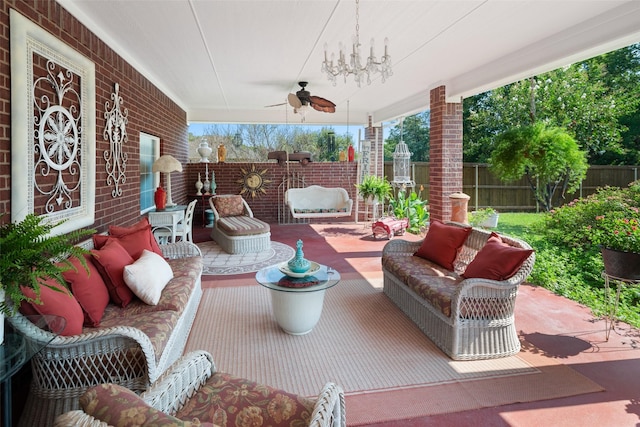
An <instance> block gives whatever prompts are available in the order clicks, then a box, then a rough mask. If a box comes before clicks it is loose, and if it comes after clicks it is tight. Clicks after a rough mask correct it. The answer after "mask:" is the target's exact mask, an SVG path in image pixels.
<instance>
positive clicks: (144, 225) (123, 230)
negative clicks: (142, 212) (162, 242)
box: [109, 217, 162, 256]
mask: <svg viewBox="0 0 640 427" xmlns="http://www.w3.org/2000/svg"><path fill="white" fill-rule="evenodd" d="M140 230H144V231H146V237H145V239H148V241H149V245H150V246H151V250H152V251H153V252H155V253H157V254H158V255H162V250H161V249H160V246H159V245H158V241H157V240H156V238H155V237H154V235H153V233H152V232H151V224H149V220H148V219H147V218H146V217H145V218H142V219H141V220H140V221H138V222H137V223H135V224H133V225H132V226H131V227H119V226H117V225H111V226H109V235H111V236H114V237H123V236H126V235H127V234H131V233H134V232H136V231H140ZM143 237H144V236H143ZM145 249H146V248H145ZM140 254H142V251H140ZM138 256H140V255H138Z"/></svg>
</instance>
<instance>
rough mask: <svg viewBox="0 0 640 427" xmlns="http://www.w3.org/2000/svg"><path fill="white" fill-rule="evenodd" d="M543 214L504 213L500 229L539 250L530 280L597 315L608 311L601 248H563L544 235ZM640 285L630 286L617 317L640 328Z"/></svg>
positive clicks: (622, 296)
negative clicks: (589, 249)
mask: <svg viewBox="0 0 640 427" xmlns="http://www.w3.org/2000/svg"><path fill="white" fill-rule="evenodd" d="M544 216H545V214H542V213H500V219H499V221H498V228H497V229H496V231H498V232H499V233H502V234H507V235H510V236H514V237H518V238H520V239H522V240H524V241H526V242H527V243H529V244H530V245H531V246H532V247H533V248H534V249H535V251H536V263H535V266H534V269H533V272H532V273H531V275H530V276H529V279H528V281H529V283H532V284H534V285H538V286H542V287H544V288H547V289H549V290H551V291H553V292H554V293H556V294H558V295H562V296H565V297H567V298H570V299H572V300H574V301H577V302H579V303H581V304H584V305H585V306H587V307H589V308H590V309H591V310H592V311H593V313H594V315H596V316H601V315H602V314H603V313H604V312H605V297H604V279H603V278H602V277H601V272H602V271H603V269H604V268H603V265H602V258H601V255H600V252H599V251H596V250H594V251H593V252H585V251H578V250H571V249H567V248H559V247H557V246H553V245H551V244H550V243H549V242H547V241H546V240H545V238H544V231H543V230H542V229H541V228H540V227H538V228H536V227H537V226H540V225H542V223H543V219H544ZM639 300H640V286H636V287H632V286H626V287H624V288H623V292H622V294H621V298H620V306H619V308H618V313H617V317H618V319H620V320H623V321H625V322H627V323H629V324H631V325H633V326H635V327H640V307H639V306H638V301H639Z"/></svg>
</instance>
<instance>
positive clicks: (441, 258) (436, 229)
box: [414, 219, 471, 271]
mask: <svg viewBox="0 0 640 427" xmlns="http://www.w3.org/2000/svg"><path fill="white" fill-rule="evenodd" d="M469 233H471V227H458V226H456V225H448V224H444V223H443V222H442V221H438V220H437V219H434V220H432V221H431V223H430V224H429V231H427V235H426V236H425V238H424V241H423V242H422V245H421V246H420V249H418V250H417V251H416V253H415V254H414V255H415V256H419V257H420V258H424V259H426V260H428V261H431V262H435V263H436V264H438V265H439V266H440V267H443V268H446V269H447V270H451V271H453V261H455V259H456V257H457V256H458V251H460V248H462V245H464V242H465V241H466V240H467V237H468V236H469Z"/></svg>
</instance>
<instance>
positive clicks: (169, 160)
mask: <svg viewBox="0 0 640 427" xmlns="http://www.w3.org/2000/svg"><path fill="white" fill-rule="evenodd" d="M151 170H152V171H153V172H164V173H165V174H167V207H170V206H175V205H176V204H175V203H173V200H172V199H171V172H182V164H181V163H180V162H179V161H178V160H177V159H176V158H175V157H173V156H170V155H168V154H165V155H164V156H160V157H158V160H156V161H155V162H153V167H152V168H151Z"/></svg>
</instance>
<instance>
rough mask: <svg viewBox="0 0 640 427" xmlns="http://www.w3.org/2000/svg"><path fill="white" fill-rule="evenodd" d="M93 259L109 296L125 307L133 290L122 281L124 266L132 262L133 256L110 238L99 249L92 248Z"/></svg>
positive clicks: (131, 296) (130, 298) (114, 301)
mask: <svg viewBox="0 0 640 427" xmlns="http://www.w3.org/2000/svg"><path fill="white" fill-rule="evenodd" d="M91 254H92V255H93V261H94V263H95V266H96V268H97V269H98V271H99V272H100V275H101V276H102V279H104V283H105V284H106V285H107V290H108V291H109V297H110V298H111V301H113V303H114V304H117V305H119V306H121V307H126V306H127V305H128V304H129V303H130V302H131V300H132V299H133V292H131V289H129V287H128V286H127V284H126V283H125V282H124V278H123V275H122V274H123V272H124V267H125V266H127V265H129V264H132V263H133V261H134V260H133V258H132V257H131V255H129V253H128V252H127V251H126V250H125V249H124V248H123V247H122V245H121V244H120V243H118V241H117V240H114V239H110V240H108V241H107V243H105V244H104V246H103V247H102V248H101V249H92V250H91Z"/></svg>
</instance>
